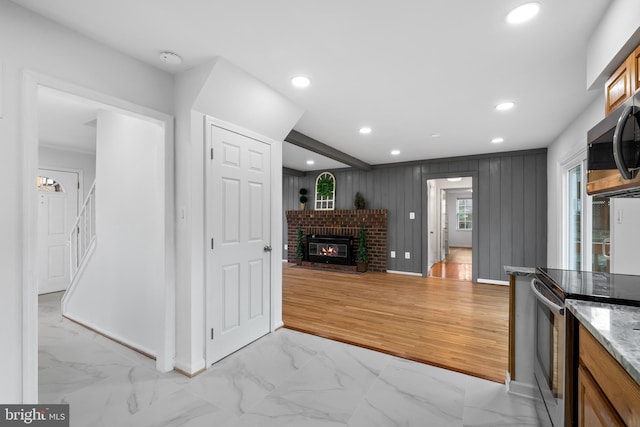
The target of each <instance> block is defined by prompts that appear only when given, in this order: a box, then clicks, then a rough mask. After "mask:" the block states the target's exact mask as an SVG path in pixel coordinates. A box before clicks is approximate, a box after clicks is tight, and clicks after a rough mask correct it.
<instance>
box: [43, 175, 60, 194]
mask: <svg viewBox="0 0 640 427" xmlns="http://www.w3.org/2000/svg"><path fill="white" fill-rule="evenodd" d="M38 191H43V192H46V193H64V188H62V185H61V184H60V183H59V182H58V181H56V180H55V179H53V178H49V177H46V176H39V177H38Z"/></svg>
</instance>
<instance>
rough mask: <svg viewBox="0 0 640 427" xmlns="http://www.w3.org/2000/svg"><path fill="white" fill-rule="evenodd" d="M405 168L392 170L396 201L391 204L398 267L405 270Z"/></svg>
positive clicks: (391, 177)
mask: <svg viewBox="0 0 640 427" xmlns="http://www.w3.org/2000/svg"><path fill="white" fill-rule="evenodd" d="M403 172H404V171H403V170H402V169H401V168H393V169H392V171H391V176H390V179H391V182H393V183H394V184H395V191H394V195H393V197H392V198H393V199H394V203H392V204H391V207H392V209H393V211H394V212H393V217H394V225H395V227H394V230H393V232H394V234H395V235H396V248H395V249H396V251H397V260H398V262H397V265H398V269H399V270H402V271H405V269H406V268H407V263H406V261H405V259H404V251H405V250H406V246H405V240H406V238H407V236H405V233H404V224H405V217H404V211H405V204H404V197H405V195H404V187H405V185H404V180H403V179H402V178H403V175H404V174H403Z"/></svg>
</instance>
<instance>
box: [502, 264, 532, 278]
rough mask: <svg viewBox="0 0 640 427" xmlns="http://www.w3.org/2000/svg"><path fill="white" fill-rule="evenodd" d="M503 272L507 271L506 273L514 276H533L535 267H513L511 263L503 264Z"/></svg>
mask: <svg viewBox="0 0 640 427" xmlns="http://www.w3.org/2000/svg"><path fill="white" fill-rule="evenodd" d="M504 272H505V273H507V275H509V276H510V275H514V276H531V277H533V276H535V275H536V269H535V268H533V267H514V266H511V265H505V266H504Z"/></svg>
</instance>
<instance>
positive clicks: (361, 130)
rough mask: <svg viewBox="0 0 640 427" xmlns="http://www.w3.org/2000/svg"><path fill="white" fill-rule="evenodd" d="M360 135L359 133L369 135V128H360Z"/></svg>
mask: <svg viewBox="0 0 640 427" xmlns="http://www.w3.org/2000/svg"><path fill="white" fill-rule="evenodd" d="M360 133H361V134H364V135H368V134H370V133H371V128H370V127H363V128H360Z"/></svg>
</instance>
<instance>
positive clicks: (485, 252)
mask: <svg viewBox="0 0 640 427" xmlns="http://www.w3.org/2000/svg"><path fill="white" fill-rule="evenodd" d="M489 178H490V171H489V161H488V160H481V161H479V162H478V248H477V250H478V264H479V265H478V277H480V278H484V279H486V278H488V277H490V276H491V275H490V268H491V264H490V257H489V254H490V252H491V223H490V219H491V202H490V199H489V195H490V188H489V187H490V185H491V181H490V179H489Z"/></svg>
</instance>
